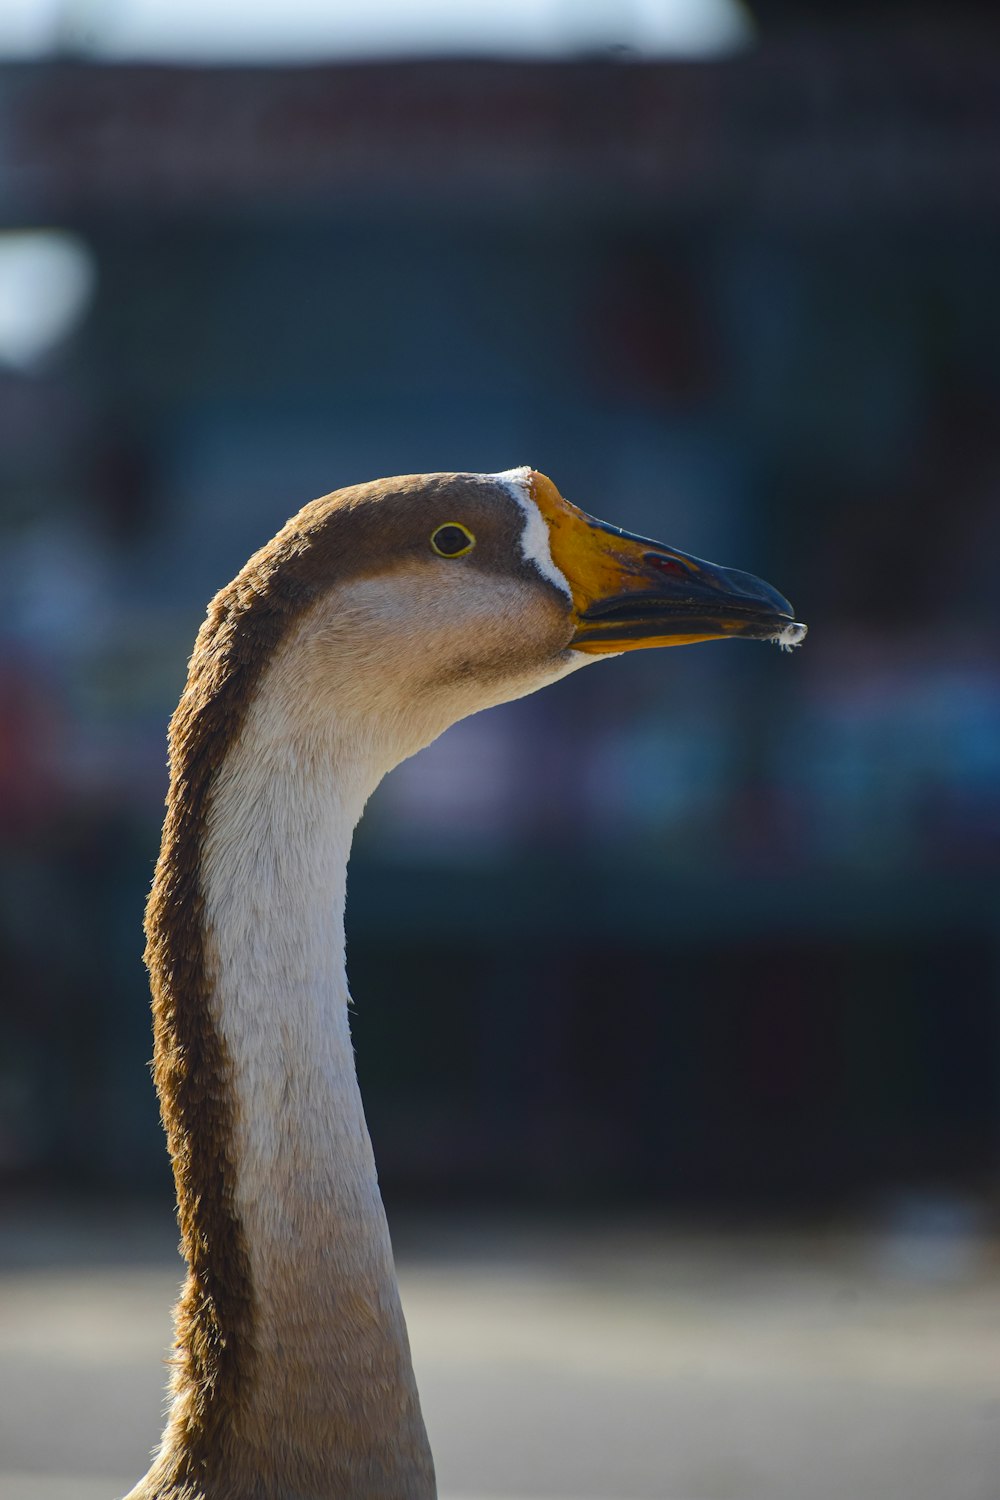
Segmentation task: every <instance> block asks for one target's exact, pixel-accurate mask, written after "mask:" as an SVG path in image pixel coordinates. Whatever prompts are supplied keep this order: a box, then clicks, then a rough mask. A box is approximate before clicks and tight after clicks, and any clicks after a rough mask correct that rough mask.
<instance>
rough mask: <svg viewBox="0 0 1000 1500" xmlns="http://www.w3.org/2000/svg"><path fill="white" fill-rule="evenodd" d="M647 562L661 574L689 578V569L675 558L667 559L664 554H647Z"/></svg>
mask: <svg viewBox="0 0 1000 1500" xmlns="http://www.w3.org/2000/svg"><path fill="white" fill-rule="evenodd" d="M645 560H646V562H648V563H649V564H650V565H651V566H652V567H654V568H656V570H657V572H659V573H673V574H674V575H675V576H676V577H678V578H686V577H687V571H688V570H687V568H685V567H684V565H683V563H679V562H678V561H677V559H676V558H675V557H665V556H664V555H663V553H662V552H647V553H646V559H645Z"/></svg>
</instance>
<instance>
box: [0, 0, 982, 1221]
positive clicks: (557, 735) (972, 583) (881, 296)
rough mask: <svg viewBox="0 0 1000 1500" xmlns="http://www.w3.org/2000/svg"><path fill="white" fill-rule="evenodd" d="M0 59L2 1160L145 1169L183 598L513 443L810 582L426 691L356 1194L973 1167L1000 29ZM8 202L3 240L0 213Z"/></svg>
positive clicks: (496, 462)
mask: <svg viewBox="0 0 1000 1500" xmlns="http://www.w3.org/2000/svg"><path fill="white" fill-rule="evenodd" d="M755 13H756V15H757V19H758V22H759V38H758V43H757V45H756V47H755V48H753V49H752V50H750V51H748V52H746V53H743V54H741V55H739V56H738V57H734V58H732V59H728V60H723V61H718V62H701V63H697V64H680V63H676V64H669V63H650V62H643V61H641V60H639V59H636V58H634V57H630V56H628V55H627V54H620V55H613V56H604V57H588V58H582V59H580V58H578V59H573V60H567V61H566V62H565V63H555V62H553V63H529V62H520V63H515V62H505V61H502V60H496V61H488V60H482V59H480V60H476V61H461V60H451V61H442V62H434V61H423V62H399V63H382V64H370V65H364V64H357V65H340V66H336V65H327V66H317V67H302V68H263V67H261V68H232V69H198V68H194V67H187V68H185V67H177V68H166V67H164V68H155V67H151V66H146V67H140V66H113V65H107V64H104V65H102V64H97V63H93V62H85V61H81V60H73V59H69V58H64V59H62V60H52V61H48V62H45V63H34V64H28V63H25V64H20V65H16V64H8V65H6V66H4V67H2V68H0V129H2V134H0V183H2V187H3V194H2V205H0V214H2V216H3V227H4V228H5V229H6V230H20V229H24V228H36V227H52V228H57V229H60V230H64V231H69V232H71V233H72V234H73V235H75V236H77V237H78V240H79V242H80V244H81V245H82V246H83V247H85V248H86V250H87V252H88V253H89V255H90V256H91V257H92V264H93V267H94V269H95V272H96V281H95V290H94V294H93V298H92V300H91V302H90V304H89V306H88V307H87V309H86V312H85V315H84V316H83V318H82V320H81V321H80V322H79V324H78V326H77V327H76V328H75V330H74V331H73V333H72V335H71V336H69V337H68V338H67V339H65V340H64V341H63V342H62V343H61V344H60V345H59V346H58V347H56V348H55V349H52V350H51V351H49V352H48V353H47V354H46V355H45V356H44V357H42V358H40V359H38V360H37V361H35V362H34V363H33V364H31V365H30V367H24V366H21V367H14V366H8V367H7V368H0V495H2V498H0V579H2V583H0V587H2V598H3V611H2V616H0V995H2V996H3V1016H4V1018H3V1047H2V1058H0V1171H2V1177H3V1181H4V1183H5V1184H6V1185H7V1187H8V1188H9V1189H11V1190H14V1191H16V1192H18V1193H23V1192H25V1191H35V1190H42V1191H46V1192H47V1191H50V1190H53V1189H55V1190H56V1191H58V1192H59V1193H67V1192H69V1193H73V1192H90V1191H93V1190H95V1189H99V1190H100V1191H102V1192H106V1193H113V1194H120V1195H138V1194H144V1193H152V1192H155V1193H157V1194H161V1195H162V1194H164V1193H166V1192H167V1191H168V1189H167V1186H166V1184H167V1168H166V1160H165V1154H164V1152H163V1149H162V1145H161V1138H160V1132H159V1125H158V1121H157V1117H156V1108H155V1099H154V1096H153V1091H152V1087H151V1083H150V1080H149V1077H148V1072H147V1070H146V1066H145V1065H146V1061H147V1059H148V1056H149V1053H150V1037H149V1023H148V997H147V990H146V982H145V976H144V972H143V970H142V966H141V959H140V955H141V946H142V943H141V932H140V928H141V916H142V906H143V901H144V897H145V892H146V890H147V889H148V884H149V880H150V876H151V872H152V866H153V862H154V859H155V855H156V849H157V844H158V830H159V819H160V816H161V810H162V799H163V795H164V791H165V786H166V775H165V767H164V755H165V730H166V721H167V718H168V715H169V713H170V711H171V709H172V707H173V704H174V702H175V701H176V698H177V695H178V693H179V690H180V687H181V684H182V681H183V674H184V662H185V660H186V656H187V653H188V651H189V649H190V645H191V642H192V640H193V637H194V633H195V630H196V628H197V626H198V623H199V622H200V619H201V618H202V615H203V613H204V609H205V605H206V602H207V600H208V598H209V597H210V596H211V594H212V593H213V592H214V590H215V589H216V588H218V587H219V586H221V585H222V584H224V583H225V582H226V581H227V580H228V579H229V578H230V577H231V576H232V574H233V573H234V572H235V571H236V569H237V568H238V567H239V566H240V565H241V564H242V562H243V561H244V559H245V557H246V556H247V555H248V554H249V552H250V551H251V550H253V549H254V548H255V547H256V546H257V545H259V544H260V543H262V542H263V541H264V540H266V539H267V538H268V537H269V536H270V535H271V534H272V533H273V532H274V531H275V530H276V529H277V527H278V526H279V525H280V524H281V523H282V522H283V521H284V519H285V518H286V516H287V515H288V514H289V513H291V512H292V511H294V510H296V509H297V508H298V507H299V505H300V504H301V503H303V502H304V501H305V500H307V499H309V498H310V497H312V496H314V495H317V494H320V493H323V492H325V491H328V490H330V489H334V488H337V487H339V486H340V485H343V484H348V483H353V482H355V481H358V480H364V479H367V478H372V477H376V476H378V475H382V474H391V473H397V472H415V471H423V470H427V469H475V470H496V469H504V468H508V467H511V466H514V465H517V464H521V463H530V464H532V465H534V466H536V467H538V468H540V469H542V470H543V471H545V472H546V473H548V474H550V475H551V477H552V478H553V479H554V480H555V482H556V483H557V485H558V486H559V487H560V488H561V490H562V491H563V493H564V494H566V495H567V496H568V497H569V498H571V499H572V500H574V501H576V502H577V503H579V504H580V505H582V506H583V507H584V508H585V509H587V510H589V511H592V512H594V513H596V514H598V515H601V516H603V517H604V518H606V519H608V520H611V521H614V522H617V523H619V524H622V525H624V526H627V527H629V528H630V529H632V530H637V531H641V532H644V533H647V534H651V535H654V536H657V537H660V538H661V539H663V540H665V541H668V542H671V543H673V544H675V545H677V546H679V547H682V548H684V549H685V550H688V551H691V552H694V553H695V554H699V555H703V556H707V557H710V558H712V559H713V560H716V561H718V562H721V563H724V564H727V565H732V566H737V567H741V568H746V569H749V570H751V571H753V572H756V573H759V574H761V575H762V576H764V577H766V578H768V579H769V580H770V581H771V582H773V583H774V584H776V585H777V586H778V587H779V588H780V589H782V590H783V591H784V592H785V593H787V594H788V595H789V596H790V597H791V598H792V599H793V600H794V602H795V605H796V608H797V611H798V615H799V618H801V619H804V620H805V621H807V622H808V623H809V626H810V632H811V633H810V636H809V639H808V641H807V643H806V645H805V647H804V649H803V650H801V651H799V652H797V653H795V654H793V655H792V656H789V657H784V656H781V655H779V654H778V653H777V652H776V651H773V650H766V649H764V648H763V647H761V646H754V645H750V644H746V643H732V644H724V645H723V644H715V645H704V646H700V647H698V648H696V649H692V650H683V651H674V652H670V653H664V652H659V653H658V652H647V653H638V654H636V655H635V656H633V657H627V658H625V659H624V660H621V661H616V662H614V663H612V664H609V665H606V666H603V667H602V668H601V669H600V670H596V671H593V672H586V673H582V674H580V675H578V676H576V677H573V678H571V679H569V680H568V681H566V682H565V683H562V684H560V685H558V686H556V687H554V688H552V689H550V690H548V691H546V692H545V693H544V694H542V695H541V696H539V697H537V698H533V699H529V700H527V701H525V702H522V703H519V704H515V705H513V706H510V707H507V708H503V709H500V710H496V711H493V712H491V713H489V714H487V715H484V716H481V717H479V718H476V719H473V720H470V721H468V722H466V723H465V724H463V725H460V726H458V727H456V728H455V729H454V730H452V731H450V732H449V734H448V735H446V736H445V737H444V738H443V739H442V740H441V741H440V742H439V743H438V744H437V745H436V746H435V747H433V748H432V749H431V750H429V751H428V752H425V754H423V755H422V756H421V757H419V758H418V759H417V760H415V761H413V762H411V763H408V764H407V765H406V766H404V767H402V768H401V769H400V770H399V771H397V772H395V773H394V774H393V776H392V777H391V778H390V779H389V780H388V782H387V783H386V784H385V786H384V787H383V788H382V789H381V790H380V792H379V793H378V794H377V796H376V798H375V799H374V801H373V803H372V805H371V808H370V810H369V812H368V814H367V815H366V818H365V821H364V823H363V825H362V827H361V829H360V830H359V834H358V838H357V843H356V854H355V858H354V862H353V865H352V878H351V899H350V902H349V911H348V924H349V946H350V952H349V965H350V972H351V978H352V989H353V992H354V995H355V998H356V1002H357V1014H356V1016H355V1020H354V1030H355V1036H356V1042H357V1048H358V1054H359V1069H360V1073H361V1078H362V1086H363V1090H364V1093H365V1098H366V1104H367V1108H368V1112H369V1118H370V1122H371V1126H372V1132H373V1135H374V1138H375V1145H376V1152H377V1155H378V1158H379V1162H380V1171H381V1177H382V1182H383V1186H384V1188H385V1191H386V1196H387V1199H388V1201H389V1203H390V1206H392V1205H395V1204H406V1203H408V1202H417V1201H419V1202H421V1203H435V1202H449V1203H470V1202H475V1203H479V1202H497V1203H502V1204H518V1205H522V1206H524V1205H538V1206H542V1205H544V1206H545V1207H546V1208H549V1209H551V1208H553V1207H554V1208H556V1209H566V1210H569V1209H579V1208H593V1207H597V1206H601V1205H606V1204H608V1203H610V1202H620V1203H629V1204H634V1205H639V1206H642V1207H647V1208H652V1209H657V1210H668V1211H680V1210H690V1209H696V1210H698V1211H699V1212H712V1213H715V1214H719V1213H721V1214H727V1213H732V1212H736V1211H739V1212H746V1211H752V1212H755V1213H777V1212H781V1213H786V1212H789V1211H807V1212H809V1213H816V1212H820V1213H823V1212H831V1211H839V1210H844V1209H846V1210H861V1211H872V1210H875V1211H878V1210H879V1209H880V1208H881V1206H882V1205H884V1204H886V1203H891V1202H893V1201H895V1200H897V1199H898V1198H899V1197H900V1195H914V1194H916V1195H918V1196H920V1195H923V1196H924V1197H925V1198H926V1197H931V1198H933V1199H934V1200H935V1201H936V1200H938V1199H941V1198H943V1199H945V1200H948V1201H952V1200H955V1199H960V1200H961V1201H963V1202H966V1201H970V1200H971V1201H974V1202H976V1203H980V1202H983V1203H986V1202H988V1201H989V1199H990V1197H991V1195H992V1194H993V1193H994V1191H995V1180H996V1179H995V1169H996V1162H997V1154H998V1146H1000V1098H998V1073H1000V1034H998V1022H997V1016H998V1011H997V1000H998V985H1000V953H998V939H997V894H998V883H1000V667H998V657H997V646H998V637H1000V589H998V586H997V577H996V574H997V567H998V553H1000V546H998V543H1000V508H998V503H997V502H998V488H1000V449H998V443H997V432H998V421H997V398H998V394H1000V356H998V347H1000V300H998V295H997V277H998V266H1000V171H998V163H1000V88H998V85H1000V50H998V46H997V43H998V40H1000V36H998V30H997V27H996V25H995V24H993V23H992V22H991V21H990V20H989V19H988V17H987V14H986V12H985V11H984V12H982V13H977V12H975V11H964V12H963V11H961V10H951V11H948V12H942V13H941V14H934V13H930V12H923V13H920V12H918V13H914V12H913V11H912V10H911V8H909V7H905V6H891V7H888V6H886V7H873V6H857V7H854V8H846V7H844V6H838V7H835V8H834V7H831V8H829V9H824V8H820V7H813V8H811V9H810V8H805V7H801V6H798V7H793V8H788V9H785V8H783V7H779V6H757V7H755ZM0 238H2V236H0Z"/></svg>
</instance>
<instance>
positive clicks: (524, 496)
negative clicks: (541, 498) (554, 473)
mask: <svg viewBox="0 0 1000 1500" xmlns="http://www.w3.org/2000/svg"><path fill="white" fill-rule="evenodd" d="M530 473H531V470H530V469H528V468H523V469H505V470H504V472H503V473H502V474H491V475H490V476H489V477H490V478H491V479H497V480H499V482H500V483H501V484H502V485H503V487H504V489H505V490H506V491H507V493H508V494H509V495H510V497H511V499H512V500H515V501H516V502H517V504H518V505H519V506H520V507H521V510H522V511H523V512H524V530H523V531H522V532H521V552H522V554H523V556H524V557H525V558H526V559H527V561H528V562H530V563H533V564H534V566H535V567H536V568H537V569H538V571H539V573H541V575H542V577H543V578H545V579H547V580H548V582H549V583H552V584H555V586H556V588H557V589H559V591H560V592H561V593H563V594H565V595H566V598H567V599H568V600H569V601H570V603H572V602H573V594H572V591H571V589H570V586H569V584H568V583H567V581H566V575H565V573H563V572H561V570H560V569H559V568H557V567H556V565H555V563H554V562H553V560H552V548H551V547H550V546H549V525H548V522H547V521H546V519H545V517H544V516H543V515H542V513H541V511H540V510H539V509H538V506H537V505H536V504H535V501H534V500H533V499H532V495H531V485H530V481H529V479H528V475H529V474H530Z"/></svg>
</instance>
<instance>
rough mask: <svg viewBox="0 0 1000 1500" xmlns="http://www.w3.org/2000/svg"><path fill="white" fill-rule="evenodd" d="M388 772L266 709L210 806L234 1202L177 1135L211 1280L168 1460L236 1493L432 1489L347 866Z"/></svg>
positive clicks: (192, 1310)
mask: <svg viewBox="0 0 1000 1500" xmlns="http://www.w3.org/2000/svg"><path fill="white" fill-rule="evenodd" d="M379 775H380V768H379V769H375V768H373V767H372V766H371V765H370V764H369V757H367V756H366V755H365V754H364V753H363V751H362V748H361V746H360V745H359V744H357V743H354V744H352V743H351V742H350V740H349V739H345V740H338V739H337V737H336V735H334V736H333V740H332V742H330V743H326V744H324V745H323V746H322V747H317V746H316V745H314V744H311V743H309V742H307V741H303V740H302V739H301V738H296V736H295V734H294V732H293V733H291V734H286V733H282V734H279V735H277V736H275V735H273V734H272V733H270V732H269V730H268V727H267V708H266V703H265V704H263V705H262V706H260V707H259V708H258V709H257V710H253V711H251V713H250V715H249V718H248V720H247V723H246V725H245V727H244V730H243V732H242V734H241V735H240V737H239V738H238V739H237V740H236V742H235V744H234V745H233V747H232V748H231V749H230V750H229V752H228V753H227V755H226V757H225V759H224V761H223V762H222V764H221V766H220V767H219V770H218V772H217V774H216V776H215V778H214V782H213V786H212V790H211V794H210V796H209V798H208V801H207V811H206V815H205V818H204V825H203V839H202V846H201V854H200V863H199V869H198V885H199V889H200V893H201V939H202V952H203V965H204V974H205V976H206V978H207V983H206V985H205V992H204V997H205V1009H206V1012H207V1014H206V1016H205V1021H206V1024H207V1027H208V1029H209V1031H210V1033H211V1034H212V1036H213V1037H214V1038H215V1039H217V1043H218V1051H219V1055H220V1057H221V1058H222V1059H223V1064H222V1066H221V1069H220V1072H221V1087H223V1088H224V1089H225V1090H226V1091H227V1092H228V1101H227V1108H226V1110H225V1112H224V1119H225V1123H226V1131H225V1134H226V1135H227V1136H228V1139H226V1140H225V1141H224V1142H223V1143H222V1144H223V1147H224V1163H225V1164H224V1169H223V1174H222V1175H223V1179H224V1180H223V1181H222V1182H220V1184H219V1195H220V1197H221V1198H222V1200H223V1202H222V1204H221V1212H220V1203H219V1202H214V1203H213V1202H212V1201H211V1196H212V1195H211V1194H210V1193H208V1194H206V1193H204V1192H203V1191H201V1192H195V1191H194V1189H193V1188H192V1185H191V1184H189V1183H187V1182H186V1181H185V1163H184V1155H185V1146H184V1142H183V1141H180V1142H177V1141H175V1142H174V1143H173V1146H174V1164H175V1173H176V1176H177V1182H178V1196H179V1202H180V1216H181V1223H182V1229H184V1231H185V1233H184V1241H185V1249H186V1252H187V1253H188V1256H189V1261H190V1263H191V1267H192V1279H193V1282H194V1287H193V1289H192V1285H191V1284H190V1283H189V1287H188V1290H187V1293H186V1294H185V1296H184V1297H183V1298H182V1303H181V1306H180V1309H179V1312H178V1343H179V1356H178V1371H177V1374H176V1376H175V1398H174V1406H173V1409H172V1416H171V1420H170V1424H169V1426H168V1431H167V1435H166V1438H165V1445H164V1455H165V1456H166V1455H169V1454H170V1452H171V1450H172V1449H177V1450H181V1449H183V1448H184V1446H185V1445H187V1446H188V1447H190V1448H191V1449H193V1450H197V1462H196V1463H195V1464H189V1465H188V1468H189V1469H194V1468H201V1467H204V1468H207V1469H208V1470H212V1469H218V1470H219V1473H220V1475H223V1474H224V1475H225V1478H226V1482H227V1483H228V1484H230V1485H231V1484H232V1481H233V1476H234V1472H238V1473H240V1472H242V1471H243V1470H245V1471H246V1473H247V1475H248V1480H247V1483H248V1486H249V1476H250V1475H252V1490H251V1488H249V1487H248V1490H247V1493H251V1492H252V1494H253V1495H254V1496H257V1495H260V1496H262V1497H263V1496H268V1497H270V1496H272V1495H274V1496H278V1495H281V1496H282V1497H284V1496H286V1495H288V1494H291V1493H294V1494H295V1495H296V1496H299V1495H301V1496H303V1497H306V1496H309V1497H313V1496H315V1497H328V1496H334V1495H342V1494H359V1495H360V1494H364V1495H366V1496H367V1497H370V1500H428V1497H431V1496H433V1495H434V1493H435V1488H434V1478H433V1466H432V1461H431V1456H430V1451H429V1448H428V1445H427V1439H426V1435H425V1432H424V1426H423V1421H422V1417H421V1414H420V1407H419V1401H418V1397H417V1391H416V1385H415V1382H414V1377H413V1371H412V1366H411V1361H410V1352H409V1344H408V1339H407V1333H406V1326H405V1323H404V1320H403V1314H402V1310H401V1307H400V1302H399V1294H398V1289H397V1284H396V1276H395V1271H394V1266H393V1257H392V1250H391V1246H390V1241H389V1234H388V1229H387V1226H386V1219H385V1213H384V1210H383V1206H382V1200H381V1197H380V1194H379V1189H378V1181H377V1176H376V1170H375V1163H374V1158H373V1154H372V1147H371V1142H370V1139H369V1135H368V1129H367V1126H366V1123H365V1117H364V1111H363V1108H362V1103H361V1096H360V1092H359V1089H358V1084H357V1079H356V1074H355V1067H354V1056H353V1050H352V1047H351V1038H350V1028H349V1023H348V1004H349V997H348V989H347V979H346V973H345V960H344V902H345V893H346V871H347V860H348V855H349V852H350V843H351V837H352V833H353V829H354V826H355V824H356V822H357V819H358V818H359V817H360V814H361V810H362V808H363V806H364V802H365V799H366V797H367V795H368V794H369V792H370V791H371V790H372V788H373V787H374V785H375V784H376V783H377V781H378V779H379ZM163 1045H164V1044H163V1042H162V1040H161V1041H160V1048H161V1051H162V1050H163ZM204 1087H205V1091H206V1092H209V1091H211V1090H212V1089H213V1088H214V1087H215V1085H214V1084H213V1083H212V1082H211V1081H210V1080H207V1081H206V1083H205V1086H204ZM191 1124H192V1127H193V1133H196V1132H197V1122H191ZM185 1200H187V1201H185ZM220 1226H221V1227H220ZM205 1247H207V1249H206V1248H205ZM199 1260H200V1261H202V1262H206V1263H207V1262H209V1261H210V1262H211V1274H212V1275H213V1276H214V1277H215V1278H216V1282H218V1275H219V1273H218V1266H219V1264H220V1263H221V1264H223V1265H224V1266H228V1267H229V1272H228V1273H227V1274H229V1276H230V1284H229V1285H228V1286H227V1287H220V1286H218V1285H216V1286H214V1287H209V1288H208V1293H207V1294H206V1285H207V1278H208V1274H209V1273H208V1270H205V1274H204V1275H202V1272H201V1270H199V1266H198V1262H199ZM233 1279H235V1280H236V1281H237V1282H240V1283H241V1286H240V1287H239V1288H238V1289H237V1290H236V1291H235V1292H234V1289H233V1286H232V1284H231V1282H232V1280H233ZM215 1346H217V1347H218V1349H219V1350H221V1351H223V1352H222V1353H221V1354H220V1355H219V1357H218V1358H215V1359H213V1356H212V1355H211V1350H212V1348H213V1347H215ZM206 1349H208V1350H209V1351H210V1353H209V1356H208V1357H207V1358H206V1354H205V1351H206ZM227 1359H228V1361H229V1363H228V1365H227V1363H226V1361H227ZM205 1413H207V1415H205ZM185 1472H186V1471H185V1470H184V1469H183V1464H181V1466H180V1467H179V1468H178V1469H177V1473H178V1478H179V1480H183V1479H184V1475H185ZM178 1492H180V1491H178ZM219 1492H220V1493H222V1492H223V1490H222V1488H221V1485H220V1490H219ZM155 1493H157V1494H159V1493H160V1492H159V1491H156V1492H155ZM163 1493H164V1494H168V1493H169V1494H172V1493H173V1491H170V1490H164V1491H163ZM184 1493H185V1494H186V1493H187V1491H184ZM198 1493H199V1494H200V1493H201V1492H200V1491H199V1492H198ZM215 1493H216V1490H215V1489H213V1488H212V1487H211V1485H209V1486H208V1487H206V1489H205V1494H206V1496H214V1494H215ZM224 1493H225V1494H226V1495H229V1494H233V1495H237V1494H239V1495H242V1493H243V1491H242V1489H241V1488H238V1487H237V1488H236V1489H232V1488H225V1489H224Z"/></svg>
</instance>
